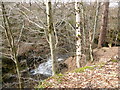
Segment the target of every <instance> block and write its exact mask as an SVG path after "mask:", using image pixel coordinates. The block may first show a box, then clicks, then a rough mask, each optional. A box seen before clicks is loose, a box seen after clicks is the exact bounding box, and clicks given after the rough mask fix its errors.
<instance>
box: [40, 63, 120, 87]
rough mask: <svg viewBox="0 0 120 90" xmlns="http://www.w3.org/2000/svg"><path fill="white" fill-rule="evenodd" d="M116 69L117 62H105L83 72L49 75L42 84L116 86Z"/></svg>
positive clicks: (50, 85)
mask: <svg viewBox="0 0 120 90" xmlns="http://www.w3.org/2000/svg"><path fill="white" fill-rule="evenodd" d="M118 69H119V65H118V62H107V63H106V64H105V65H104V66H102V67H101V66H99V65H98V66H97V67H95V68H94V69H93V70H90V69H86V70H85V71H84V72H73V73H72V72H68V73H66V74H64V75H63V76H56V77H51V78H49V79H47V80H46V81H45V82H47V83H43V84H42V85H43V86H45V88H118V85H119V76H118V73H119V70H118ZM45 84H46V85H45Z"/></svg>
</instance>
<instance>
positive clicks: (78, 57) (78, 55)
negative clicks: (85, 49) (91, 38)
mask: <svg viewBox="0 0 120 90" xmlns="http://www.w3.org/2000/svg"><path fill="white" fill-rule="evenodd" d="M75 12H76V39H77V42H76V65H77V67H78V68H79V67H80V60H81V32H80V9H79V2H78V0H76V1H75Z"/></svg>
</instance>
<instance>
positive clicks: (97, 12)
mask: <svg viewBox="0 0 120 90" xmlns="http://www.w3.org/2000/svg"><path fill="white" fill-rule="evenodd" d="M96 3H97V7H96V13H95V21H94V27H93V37H92V43H93V42H94V39H95V32H96V29H97V22H98V16H99V10H100V4H101V2H99V0H97V1H96Z"/></svg>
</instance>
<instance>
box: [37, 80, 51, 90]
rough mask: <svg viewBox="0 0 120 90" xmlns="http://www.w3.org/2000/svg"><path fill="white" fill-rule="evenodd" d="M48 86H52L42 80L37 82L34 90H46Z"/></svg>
mask: <svg viewBox="0 0 120 90" xmlns="http://www.w3.org/2000/svg"><path fill="white" fill-rule="evenodd" d="M50 86H52V84H51V83H49V82H47V81H46V80H44V81H41V82H39V85H38V86H37V87H35V88H37V89H38V90H41V89H42V88H47V87H50Z"/></svg>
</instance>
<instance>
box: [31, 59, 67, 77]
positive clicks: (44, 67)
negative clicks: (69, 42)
mask: <svg viewBox="0 0 120 90" xmlns="http://www.w3.org/2000/svg"><path fill="white" fill-rule="evenodd" d="M57 60H58V62H60V61H63V60H65V59H63V58H58V59H57ZM30 72H31V74H32V75H36V74H42V75H45V76H51V75H52V60H51V59H50V58H49V59H48V61H47V62H44V63H42V64H40V65H39V66H38V68H36V69H34V70H31V71H30Z"/></svg>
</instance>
